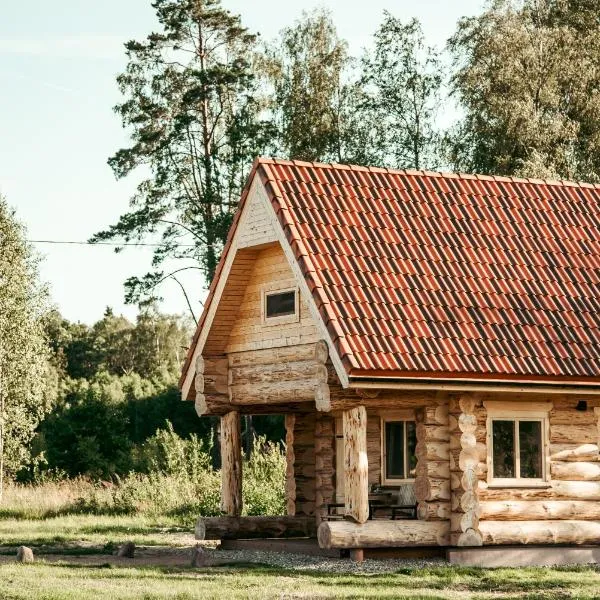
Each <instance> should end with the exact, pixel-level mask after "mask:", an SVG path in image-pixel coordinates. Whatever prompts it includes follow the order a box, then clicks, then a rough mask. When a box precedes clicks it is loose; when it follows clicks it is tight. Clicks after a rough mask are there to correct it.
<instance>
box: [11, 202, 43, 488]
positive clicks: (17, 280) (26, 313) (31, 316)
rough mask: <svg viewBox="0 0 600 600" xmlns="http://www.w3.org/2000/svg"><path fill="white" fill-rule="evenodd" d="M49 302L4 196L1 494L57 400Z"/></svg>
mask: <svg viewBox="0 0 600 600" xmlns="http://www.w3.org/2000/svg"><path fill="white" fill-rule="evenodd" d="M45 302H46V294H45V291H44V289H43V288H42V287H41V286H40V284H39V281H38V276H37V268H36V259H35V257H34V255H33V253H32V251H31V248H30V247H29V246H28V244H27V243H26V241H25V234H24V229H23V227H22V226H21V225H20V224H19V223H18V222H17V221H16V219H15V215H14V212H13V211H12V210H11V209H10V208H9V207H8V205H7V203H6V201H5V200H4V199H3V198H2V197H0V499H1V497H2V490H3V483H4V479H5V476H6V475H8V476H13V475H14V474H15V473H17V471H18V470H19V469H20V468H21V467H23V466H24V465H25V464H26V463H27V461H28V460H29V458H30V454H29V442H30V441H31V439H32V438H33V435H34V433H35V429H36V427H37V425H38V423H39V422H40V419H41V418H42V417H43V415H44V414H45V413H46V412H47V410H48V409H49V407H50V405H51V402H52V398H51V395H50V394H49V393H48V377H49V370H48V356H49V354H48V347H47V344H46V340H45V337H44V332H43V327H42V323H41V320H42V315H43V310H44V308H45Z"/></svg>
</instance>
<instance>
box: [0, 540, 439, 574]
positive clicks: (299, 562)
mask: <svg viewBox="0 0 600 600" xmlns="http://www.w3.org/2000/svg"><path fill="white" fill-rule="evenodd" d="M203 547H204V551H205V553H206V558H207V563H208V565H207V567H205V568H211V567H215V568H227V567H229V566H230V567H232V568H235V567H236V566H243V565H249V564H256V565H267V566H272V567H279V568H283V569H291V570H294V571H314V572H327V573H348V574H352V573H392V572H394V571H397V570H398V569H407V568H425V567H437V566H443V565H447V564H448V563H447V562H446V561H445V560H444V559H442V558H426V559H389V558H386V559H380V560H374V559H366V560H365V561H364V562H362V563H355V562H353V561H351V560H350V559H349V558H344V559H341V558H331V557H326V556H315V555H309V554H292V553H288V552H268V551H264V550H220V549H216V548H215V547H214V545H213V546H212V547H211V546H210V545H208V544H207V545H203ZM33 550H34V554H35V557H36V561H38V560H39V561H44V562H61V563H66V564H74V565H75V564H76V565H89V566H98V565H106V564H110V565H114V566H123V567H124V566H128V567H150V566H153V567H171V568H172V567H189V565H190V560H191V556H192V550H193V547H187V548H186V547H180V548H173V547H167V546H144V547H137V548H136V551H135V558H123V557H118V556H116V555H114V554H100V553H99V554H80V555H77V554H53V553H52V551H49V552H38V550H37V549H36V548H35V547H34V549H33ZM14 552H15V553H14V554H13V553H12V552H11V553H10V554H8V553H7V554H5V555H0V564H1V563H6V562H13V561H15V560H16V558H15V554H16V549H15V551H14Z"/></svg>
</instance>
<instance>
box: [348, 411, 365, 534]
mask: <svg viewBox="0 0 600 600" xmlns="http://www.w3.org/2000/svg"><path fill="white" fill-rule="evenodd" d="M344 473H345V482H346V485H345V488H346V500H345V501H346V506H345V511H344V514H345V516H346V517H349V518H350V519H351V520H353V521H356V522H357V523H365V522H366V521H367V520H368V518H369V462H368V459H367V410H366V409H365V407H364V406H357V407H356V408H352V409H350V410H346V411H344Z"/></svg>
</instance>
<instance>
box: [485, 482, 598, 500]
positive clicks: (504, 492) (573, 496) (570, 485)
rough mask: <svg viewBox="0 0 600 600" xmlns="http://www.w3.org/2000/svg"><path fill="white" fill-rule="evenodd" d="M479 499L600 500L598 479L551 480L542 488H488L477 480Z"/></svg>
mask: <svg viewBox="0 0 600 600" xmlns="http://www.w3.org/2000/svg"><path fill="white" fill-rule="evenodd" d="M478 494H479V499H480V501H486V500H596V501H599V500H600V482H598V481H552V482H551V483H550V487H542V488H533V487H532V488H507V487H502V488H490V487H488V486H487V484H486V483H484V482H481V481H480V482H479V491H478Z"/></svg>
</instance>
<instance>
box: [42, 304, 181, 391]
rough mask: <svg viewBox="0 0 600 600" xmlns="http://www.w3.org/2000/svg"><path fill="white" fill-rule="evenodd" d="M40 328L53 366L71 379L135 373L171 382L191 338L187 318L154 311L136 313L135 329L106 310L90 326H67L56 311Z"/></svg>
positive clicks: (78, 324) (70, 324) (174, 377)
mask: <svg viewBox="0 0 600 600" xmlns="http://www.w3.org/2000/svg"><path fill="white" fill-rule="evenodd" d="M44 324H45V328H46V332H47V335H48V338H49V340H50V345H51V348H52V351H53V363H54V365H55V366H56V368H57V369H59V371H61V373H62V375H63V376H65V377H69V378H72V379H78V378H83V379H92V378H93V377H95V376H96V375H98V374H99V373H101V372H106V373H110V374H114V375H127V374H131V373H137V374H139V375H141V376H142V377H144V378H149V379H160V380H161V381H164V382H165V383H172V382H174V381H175V380H176V379H177V378H178V377H179V370H180V368H181V363H182V361H183V357H184V355H185V348H186V346H187V345H188V344H189V340H190V338H191V326H190V323H189V321H188V320H187V319H184V318H182V317H179V316H176V315H163V314H161V313H159V312H158V311H157V310H156V309H155V308H154V307H152V306H149V307H146V308H144V309H143V310H142V311H141V312H140V314H139V315H138V317H137V320H136V322H135V324H132V323H130V322H129V321H128V320H127V319H126V318H125V317H123V316H116V315H114V314H113V312H112V310H111V309H110V308H107V309H106V312H105V313H104V317H103V318H102V319H101V320H100V321H98V322H97V323H95V324H94V325H93V327H88V326H86V325H83V324H81V323H70V322H69V321H67V320H66V319H63V318H62V317H61V316H60V313H58V311H56V310H54V311H51V312H49V313H48V314H47V315H45V317H44Z"/></svg>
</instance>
